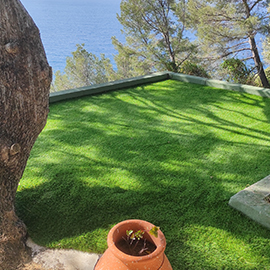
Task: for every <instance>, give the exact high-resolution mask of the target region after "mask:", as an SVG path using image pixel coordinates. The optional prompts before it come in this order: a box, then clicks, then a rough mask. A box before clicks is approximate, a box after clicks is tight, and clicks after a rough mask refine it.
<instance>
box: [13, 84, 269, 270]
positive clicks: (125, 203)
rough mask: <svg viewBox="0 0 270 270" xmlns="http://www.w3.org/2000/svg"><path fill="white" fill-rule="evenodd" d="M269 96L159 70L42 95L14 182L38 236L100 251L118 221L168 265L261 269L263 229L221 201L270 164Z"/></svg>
mask: <svg viewBox="0 0 270 270" xmlns="http://www.w3.org/2000/svg"><path fill="white" fill-rule="evenodd" d="M269 146H270V99H266V98H262V97H258V96H253V95H249V94H241V93H237V92H232V91H227V90H219V89H215V88H211V87H204V86H200V85H195V84H187V83H182V82H177V81H172V80H168V81H164V82H161V83H155V84H151V85H145V86H141V87H137V88H132V89H127V90H122V91H117V92H111V93H107V94H103V95H98V96H90V97H85V98H81V99H76V100H71V101H67V102H61V103H57V104H54V105H51V106H50V114H49V118H48V123H47V125H46V127H45V129H44V130H43V132H42V133H41V135H40V136H39V138H38V140H37V142H36V144H35V146H34V148H33V150H32V152H31V156H30V159H29V161H28V164H27V167H26V170H25V173H24V176H23V179H22V180H21V183H20V186H19V189H18V192H17V202H16V207H17V212H18V214H19V216H20V217H21V218H22V219H23V220H24V222H25V223H26V225H27V227H28V230H29V234H30V236H31V237H32V239H33V240H34V241H35V242H37V243H38V244H41V245H45V246H47V247H51V248H73V249H79V250H82V251H88V252H97V253H103V252H104V251H105V249H106V248H107V243H106V237H107V234H108V231H109V230H110V228H112V227H113V226H114V225H115V224H117V223H118V222H120V221H122V220H125V219H130V218H136V219H143V220H147V221H149V222H151V223H153V224H155V225H157V226H160V228H161V230H162V231H163V233H164V234H165V237H166V240H167V247H166V255H167V257H168V259H169V260H170V262H171V264H172V267H173V269H174V270H177V269H196V270H198V269H205V270H206V269H207V270H209V269H210V270H211V269H269V268H270V234H269V231H268V230H267V229H265V228H263V227H261V226H260V225H258V224H257V223H255V222H253V221H251V220H250V219H248V218H247V217H245V216H243V215H242V214H240V213H239V212H238V211H236V210H234V209H232V208H230V207H229V206H228V201H229V199H230V197H231V196H232V195H234V194H235V193H237V192H239V191H240V190H242V189H244V188H245V187H246V186H247V185H251V184H253V183H255V182H257V181H259V180H261V179H262V178H264V177H265V176H267V175H268V174H270V164H269V155H270V147H269Z"/></svg>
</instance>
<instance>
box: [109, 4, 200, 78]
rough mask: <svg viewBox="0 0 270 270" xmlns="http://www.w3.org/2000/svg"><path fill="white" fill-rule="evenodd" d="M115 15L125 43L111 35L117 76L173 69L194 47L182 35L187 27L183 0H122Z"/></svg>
mask: <svg viewBox="0 0 270 270" xmlns="http://www.w3.org/2000/svg"><path fill="white" fill-rule="evenodd" d="M120 7H121V14H120V15H118V16H117V18H118V20H119V22H120V23H121V24H122V26H123V28H124V30H123V33H124V34H125V36H126V44H122V43H120V42H119V41H118V40H117V39H116V38H115V37H114V38H113V44H114V46H115V47H116V49H117V51H118V53H119V54H118V56H117V57H116V63H117V67H118V71H120V74H119V75H120V77H121V76H122V77H127V76H128V75H129V72H131V73H132V74H134V73H135V74H137V75H139V74H147V73H150V72H154V71H159V70H170V71H174V72H177V71H178V68H179V66H180V65H181V64H182V63H183V62H184V61H185V60H187V59H189V57H190V56H191V55H192V53H193V52H194V50H195V46H194V45H193V44H191V42H190V41H189V39H188V38H187V37H186V36H185V34H186V33H185V30H186V28H187V26H188V21H187V18H186V1H176V0H122V2H121V6H120Z"/></svg>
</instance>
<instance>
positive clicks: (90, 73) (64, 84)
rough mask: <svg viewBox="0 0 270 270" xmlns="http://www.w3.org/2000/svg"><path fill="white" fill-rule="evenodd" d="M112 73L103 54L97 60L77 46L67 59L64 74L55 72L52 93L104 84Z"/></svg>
mask: <svg viewBox="0 0 270 270" xmlns="http://www.w3.org/2000/svg"><path fill="white" fill-rule="evenodd" d="M113 73H114V71H113V67H112V64H111V62H110V59H108V58H106V57H105V55H104V54H101V56H100V58H98V57H97V56H96V55H94V54H92V53H89V52H88V51H87V50H86V49H85V48H84V44H81V45H78V44H77V50H76V51H75V52H72V56H70V57H67V60H66V67H65V69H64V73H61V72H60V71H56V73H55V80H54V83H53V86H52V91H60V90H64V89H70V88H78V87H82V86H87V85H93V84H101V83H106V82H108V81H109V77H110V76H113Z"/></svg>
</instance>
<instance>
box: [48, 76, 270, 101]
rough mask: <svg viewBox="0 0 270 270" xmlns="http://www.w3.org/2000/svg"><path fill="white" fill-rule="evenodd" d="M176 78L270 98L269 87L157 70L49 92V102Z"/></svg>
mask: <svg viewBox="0 0 270 270" xmlns="http://www.w3.org/2000/svg"><path fill="white" fill-rule="evenodd" d="M168 79H171V80H177V81H182V82H187V83H194V84H201V85H206V86H212V87H215V88H220V89H227V90H232V91H238V92H244V93H248V94H252V95H257V96H262V97H268V98H270V89H266V88H262V87H255V86H251V85H243V84H236V83H229V82H225V81H219V80H212V79H206V78H201V77H197V76H191V75H186V74H180V73H173V72H169V71H165V72H157V73H153V74H149V75H145V76H140V77H135V78H130V79H125V80H119V81H113V82H108V83H104V84H97V85H92V86H85V87H80V88H76V89H68V90H64V91H59V92H54V93H51V94H50V103H55V102H58V101H64V100H68V99H73V98H79V97H84V96H89V95H95V94H102V93H106V92H110V91H116V90H121V89H125V88H130V87H136V86H139V85H143V84H147V83H155V82H160V81H164V80H168Z"/></svg>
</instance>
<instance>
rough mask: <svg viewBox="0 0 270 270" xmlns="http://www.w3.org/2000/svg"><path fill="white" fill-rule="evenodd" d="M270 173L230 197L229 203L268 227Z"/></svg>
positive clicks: (269, 216) (269, 215)
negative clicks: (267, 198)
mask: <svg viewBox="0 0 270 270" xmlns="http://www.w3.org/2000/svg"><path fill="white" fill-rule="evenodd" d="M269 195H270V175H268V176H267V177H265V178H264V179H262V180H260V181H258V182H257V183H255V184H253V185H251V186H249V187H247V188H245V189H244V190H242V191H240V192H238V193H237V194H235V195H234V196H232V197H231V199H230V201H229V205H230V206H231V207H233V208H235V209H236V210H238V211H240V212H242V213H243V214H245V215H246V216H248V217H249V218H251V219H253V220H254V221H256V222H258V223H259V224H261V225H263V226H264V227H266V228H268V229H270V203H269V202H268V201H266V200H265V198H266V197H268V196H269Z"/></svg>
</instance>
